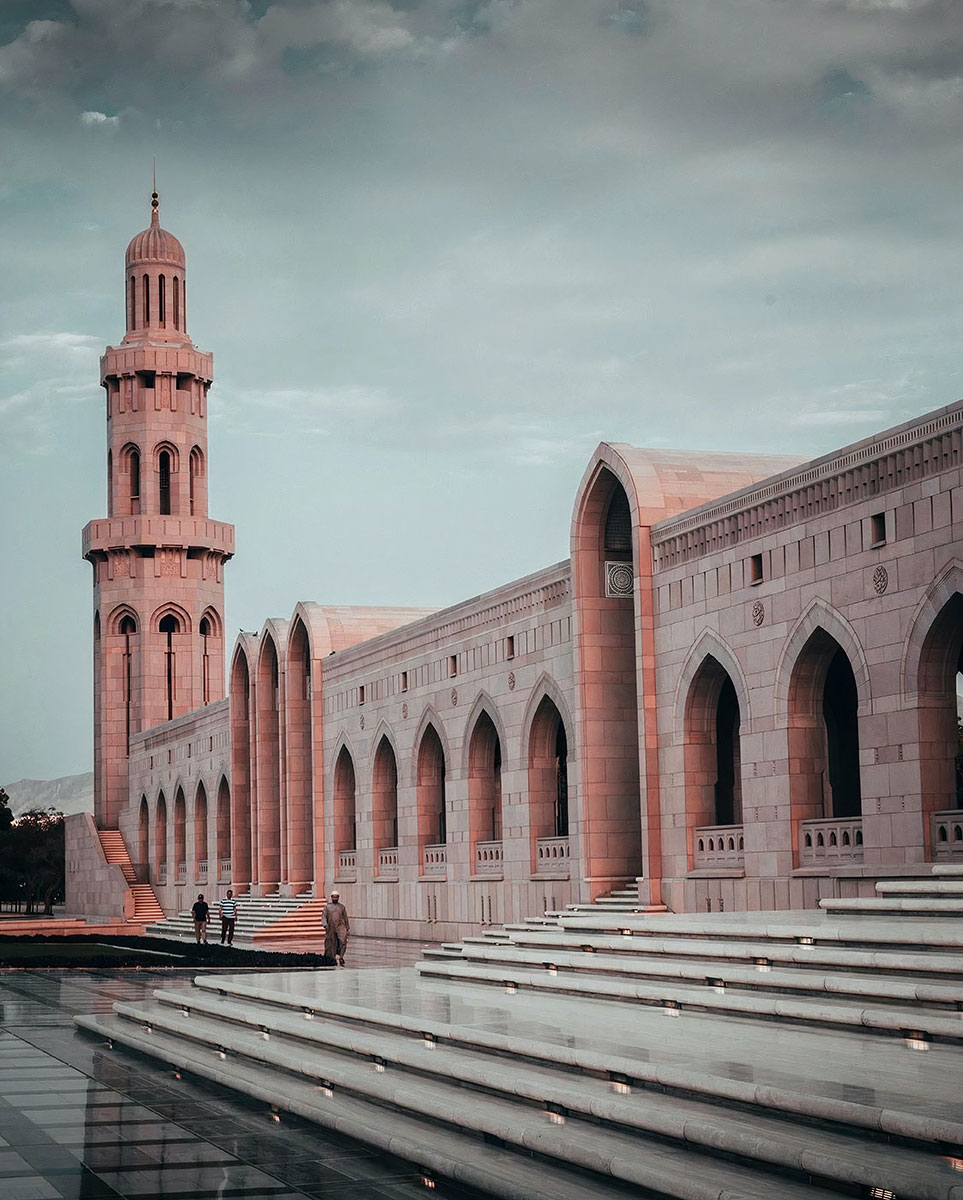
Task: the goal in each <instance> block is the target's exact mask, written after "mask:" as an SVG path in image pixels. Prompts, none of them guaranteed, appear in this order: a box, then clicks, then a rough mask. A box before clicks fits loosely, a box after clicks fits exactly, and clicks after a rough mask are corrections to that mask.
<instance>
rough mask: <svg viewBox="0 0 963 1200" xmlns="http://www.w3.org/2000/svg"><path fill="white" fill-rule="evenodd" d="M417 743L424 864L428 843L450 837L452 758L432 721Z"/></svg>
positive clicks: (421, 859) (421, 857)
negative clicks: (449, 767)
mask: <svg viewBox="0 0 963 1200" xmlns="http://www.w3.org/2000/svg"><path fill="white" fill-rule="evenodd" d="M415 744H416V746H417V751H416V755H417V757H416V761H415V771H416V789H417V797H418V861H419V864H421V865H423V864H424V861H425V848H426V847H427V846H443V845H445V844H446V843H447V841H448V797H447V775H448V766H447V764H448V762H449V761H450V759H449V757H448V755H447V753H446V747H445V744H444V742H443V741H442V739H441V735H440V733H439V732H438V726H437V725H436V724H435V723H434V722H433V721H428V722H427V723H426V724H425V725H424V727H423V732H422V733H421V735H420V737H419V739H418V741H417V742H416V743H415Z"/></svg>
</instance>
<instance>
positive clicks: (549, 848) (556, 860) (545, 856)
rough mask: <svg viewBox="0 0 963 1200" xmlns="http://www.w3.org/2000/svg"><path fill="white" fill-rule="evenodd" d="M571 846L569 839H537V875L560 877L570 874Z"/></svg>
mask: <svg viewBox="0 0 963 1200" xmlns="http://www.w3.org/2000/svg"><path fill="white" fill-rule="evenodd" d="M569 859H570V852H569V844H568V838H567V837H550V838H536V840H535V873H536V875H558V874H561V873H562V872H563V871H564V872H565V874H566V875H567V874H568V872H569V869H570V867H569Z"/></svg>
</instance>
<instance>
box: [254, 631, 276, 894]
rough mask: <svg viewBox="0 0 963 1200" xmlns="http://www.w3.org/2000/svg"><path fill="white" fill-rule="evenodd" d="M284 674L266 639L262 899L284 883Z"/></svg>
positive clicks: (260, 682) (260, 728)
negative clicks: (282, 680) (282, 754)
mask: <svg viewBox="0 0 963 1200" xmlns="http://www.w3.org/2000/svg"><path fill="white" fill-rule="evenodd" d="M279 692H280V674H279V669H278V653H277V647H276V646H275V644H274V639H273V638H272V637H270V636H267V637H265V639H264V643H263V645H262V647H261V653H260V656H259V657H258V666H257V687H256V688H255V695H256V697H257V729H256V734H255V737H256V744H257V756H256V757H257V878H258V884H259V891H260V894H261V895H266V894H268V893H269V892H275V891H277V889H278V885H279V884H280V882H281V726H280V713H279V704H280V694H279Z"/></svg>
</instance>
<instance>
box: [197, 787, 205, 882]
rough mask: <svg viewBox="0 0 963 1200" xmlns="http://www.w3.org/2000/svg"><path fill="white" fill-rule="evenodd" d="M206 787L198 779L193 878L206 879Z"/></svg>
mask: <svg viewBox="0 0 963 1200" xmlns="http://www.w3.org/2000/svg"><path fill="white" fill-rule="evenodd" d="M207 870H208V863H207V789H206V788H205V787H204V784H203V782H201V781H200V780H199V781H198V784H197V791H196V792H195V793H194V878H195V879H198V880H201V879H203V880H204V881H206V880H207Z"/></svg>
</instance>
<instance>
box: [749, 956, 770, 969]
mask: <svg viewBox="0 0 963 1200" xmlns="http://www.w3.org/2000/svg"><path fill="white" fill-rule="evenodd" d="M752 961H753V963H754V965H755V968H756V970H757V971H771V970H772V960H771V959H768V958H754V959H753V960H752Z"/></svg>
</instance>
